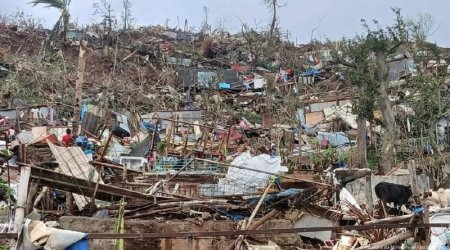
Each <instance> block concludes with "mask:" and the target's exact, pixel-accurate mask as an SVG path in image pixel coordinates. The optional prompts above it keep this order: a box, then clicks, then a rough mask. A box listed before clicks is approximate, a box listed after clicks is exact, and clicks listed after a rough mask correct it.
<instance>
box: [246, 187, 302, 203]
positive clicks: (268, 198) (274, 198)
mask: <svg viewBox="0 0 450 250" xmlns="http://www.w3.org/2000/svg"><path fill="white" fill-rule="evenodd" d="M300 192H302V190H301V189H297V188H289V189H287V190H284V191H281V192H279V193H276V194H269V195H267V196H266V197H265V198H264V200H263V202H264V203H265V204H268V203H272V202H275V201H277V200H280V199H282V198H285V197H288V196H294V195H296V194H298V193H300ZM259 199H260V198H259V197H256V198H252V199H250V204H252V205H256V203H258V201H259Z"/></svg>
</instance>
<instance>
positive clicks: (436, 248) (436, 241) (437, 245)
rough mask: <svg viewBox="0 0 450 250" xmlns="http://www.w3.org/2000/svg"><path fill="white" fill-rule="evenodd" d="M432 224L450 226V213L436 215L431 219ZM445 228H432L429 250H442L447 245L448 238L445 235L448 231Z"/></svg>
mask: <svg viewBox="0 0 450 250" xmlns="http://www.w3.org/2000/svg"><path fill="white" fill-rule="evenodd" d="M430 223H449V224H450V213H449V214H436V215H434V216H432V217H431V218H430ZM448 230H449V229H448V228H445V227H432V228H431V237H430V240H431V242H430V245H429V246H428V250H441V247H442V245H444V244H445V241H446V238H445V233H446V232H447V231H448Z"/></svg>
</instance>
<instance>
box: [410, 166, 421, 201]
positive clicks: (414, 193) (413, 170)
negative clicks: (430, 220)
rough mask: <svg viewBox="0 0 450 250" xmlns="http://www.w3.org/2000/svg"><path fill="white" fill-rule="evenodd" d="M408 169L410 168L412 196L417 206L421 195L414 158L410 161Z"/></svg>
mask: <svg viewBox="0 0 450 250" xmlns="http://www.w3.org/2000/svg"><path fill="white" fill-rule="evenodd" d="M408 169H409V176H410V184H411V191H412V197H413V199H414V203H415V205H416V206H417V205H420V198H419V196H420V195H419V188H418V185H417V175H416V164H415V163H414V160H412V161H411V162H409V163H408Z"/></svg>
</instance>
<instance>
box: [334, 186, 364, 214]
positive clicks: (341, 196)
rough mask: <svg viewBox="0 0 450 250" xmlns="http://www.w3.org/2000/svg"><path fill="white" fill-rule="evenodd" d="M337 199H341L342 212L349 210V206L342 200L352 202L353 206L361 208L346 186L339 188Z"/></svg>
mask: <svg viewBox="0 0 450 250" xmlns="http://www.w3.org/2000/svg"><path fill="white" fill-rule="evenodd" d="M339 199H340V201H341V209H342V210H343V211H344V212H348V211H349V210H350V208H349V207H348V206H347V205H346V204H345V203H344V201H346V202H348V203H350V204H352V205H353V206H355V207H356V208H358V209H359V210H361V207H360V206H359V205H358V202H357V201H356V199H355V197H353V195H352V194H351V193H350V192H349V191H348V190H347V189H346V188H342V189H341V192H340V193H339Z"/></svg>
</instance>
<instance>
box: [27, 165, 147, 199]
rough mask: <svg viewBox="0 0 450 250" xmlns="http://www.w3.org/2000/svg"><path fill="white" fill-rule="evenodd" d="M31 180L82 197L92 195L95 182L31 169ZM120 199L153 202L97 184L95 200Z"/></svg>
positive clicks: (42, 169) (143, 195) (134, 193)
mask: <svg viewBox="0 0 450 250" xmlns="http://www.w3.org/2000/svg"><path fill="white" fill-rule="evenodd" d="M31 178H32V179H35V180H39V183H40V184H41V185H43V186H47V187H52V188H57V189H60V190H64V191H68V192H72V193H76V194H80V195H83V196H86V195H87V196H92V195H94V191H95V186H96V184H97V183H96V182H91V181H87V180H83V179H79V178H76V177H72V176H68V175H64V174H61V173H57V172H55V171H51V170H48V169H44V168H39V167H34V166H33V167H32V168H31ZM121 197H126V198H134V199H140V200H148V201H153V200H154V199H153V196H150V195H146V194H143V193H140V192H136V191H131V190H128V189H123V188H119V187H115V186H111V185H105V184H102V183H99V184H98V188H97V192H96V193H95V198H96V199H100V200H106V201H111V200H119V199H120V198H121Z"/></svg>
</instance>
